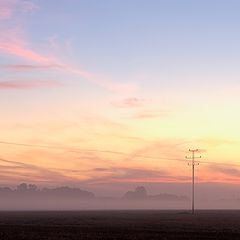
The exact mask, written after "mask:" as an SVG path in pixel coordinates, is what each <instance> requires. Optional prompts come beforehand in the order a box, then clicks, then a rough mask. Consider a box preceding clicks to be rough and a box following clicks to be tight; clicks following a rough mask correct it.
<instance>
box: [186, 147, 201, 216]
mask: <svg viewBox="0 0 240 240" xmlns="http://www.w3.org/2000/svg"><path fill="white" fill-rule="evenodd" d="M189 152H191V153H192V156H191V157H186V159H190V160H192V161H191V163H188V165H189V166H192V214H194V212H195V207H194V183H195V182H194V178H195V165H199V163H198V162H195V159H196V158H201V156H199V157H196V156H195V153H196V152H198V149H194V150H191V149H189Z"/></svg>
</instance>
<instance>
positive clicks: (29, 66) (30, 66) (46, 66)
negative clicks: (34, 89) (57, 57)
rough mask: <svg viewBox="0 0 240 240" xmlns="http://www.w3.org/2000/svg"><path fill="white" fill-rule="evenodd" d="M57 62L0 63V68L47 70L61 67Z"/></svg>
mask: <svg viewBox="0 0 240 240" xmlns="http://www.w3.org/2000/svg"><path fill="white" fill-rule="evenodd" d="M61 67H62V66H61V65H58V64H38V65H37V64H7V65H0V68H1V69H6V70H13V71H34V70H49V69H58V68H61Z"/></svg>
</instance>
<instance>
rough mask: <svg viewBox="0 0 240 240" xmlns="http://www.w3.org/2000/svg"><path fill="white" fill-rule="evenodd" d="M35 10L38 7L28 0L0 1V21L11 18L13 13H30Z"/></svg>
mask: <svg viewBox="0 0 240 240" xmlns="http://www.w3.org/2000/svg"><path fill="white" fill-rule="evenodd" d="M37 8H38V6H36V5H35V4H34V3H32V2H30V1H28V0H1V1H0V20H9V19H11V18H13V17H14V13H15V12H32V11H34V10H35V9H37Z"/></svg>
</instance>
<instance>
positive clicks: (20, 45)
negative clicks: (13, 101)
mask: <svg viewBox="0 0 240 240" xmlns="http://www.w3.org/2000/svg"><path fill="white" fill-rule="evenodd" d="M0 8H1V10H0V20H3V18H4V19H6V18H14V17H18V18H20V19H16V20H18V21H20V22H21V15H20V16H19V15H15V12H16V11H20V12H22V13H25V12H29V11H32V10H34V9H36V8H37V6H35V5H34V4H32V3H31V2H30V1H27V0H22V1H19V0H0ZM1 16H2V17H1ZM3 26H4V27H1V28H0V31H1V33H2V34H1V36H0V52H2V53H4V54H6V55H12V56H14V57H17V58H22V59H25V60H28V61H31V62H33V63H37V64H39V65H38V66H37V65H34V64H30V65H23V64H22V65H15V66H14V65H13V66H12V67H10V65H9V66H8V69H9V70H11V68H12V70H15V71H16V70H21V71H27V70H34V69H36V70H40V69H47V68H48V69H50V68H51V69H53V68H54V69H55V70H61V71H65V72H67V73H69V74H74V75H76V76H78V77H80V78H83V79H85V80H87V81H89V82H91V83H93V84H95V85H98V86H100V87H103V88H105V89H107V90H109V91H112V92H117V93H131V92H134V91H135V90H136V85H135V84H132V83H119V82H114V81H112V80H108V79H107V78H106V77H100V76H97V75H95V74H92V73H90V72H88V71H85V70H84V69H81V68H79V67H78V66H73V65H72V64H70V63H65V61H62V60H60V59H59V58H58V57H52V56H51V55H50V54H42V53H40V52H39V51H35V50H34V49H33V48H32V47H31V45H30V44H29V42H28V41H27V39H26V37H25V35H24V34H23V28H21V29H18V28H9V26H6V25H3ZM19 26H21V25H19ZM50 45H51V44H50Z"/></svg>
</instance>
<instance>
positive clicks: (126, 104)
mask: <svg viewBox="0 0 240 240" xmlns="http://www.w3.org/2000/svg"><path fill="white" fill-rule="evenodd" d="M146 102H147V100H145V99H141V98H136V97H131V98H125V99H123V100H121V101H118V102H112V105H113V106H115V107H118V108H137V107H142V106H144V105H145V103H146Z"/></svg>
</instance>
